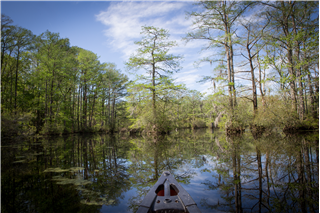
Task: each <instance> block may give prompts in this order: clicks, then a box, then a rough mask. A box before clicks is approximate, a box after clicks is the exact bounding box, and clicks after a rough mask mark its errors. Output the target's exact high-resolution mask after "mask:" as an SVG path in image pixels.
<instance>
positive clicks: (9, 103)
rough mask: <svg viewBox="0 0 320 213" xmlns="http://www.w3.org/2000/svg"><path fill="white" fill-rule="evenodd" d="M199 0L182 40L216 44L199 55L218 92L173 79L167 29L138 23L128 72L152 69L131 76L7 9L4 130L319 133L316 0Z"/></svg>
mask: <svg viewBox="0 0 320 213" xmlns="http://www.w3.org/2000/svg"><path fill="white" fill-rule="evenodd" d="M196 4H197V5H198V6H199V8H200V10H199V11H198V12H190V13H187V17H188V18H190V19H192V20H193V30H192V31H190V32H188V33H187V34H186V36H185V38H183V40H184V41H185V42H197V41H199V40H204V41H207V42H208V43H207V46H204V47H203V49H205V50H210V49H212V50H214V51H216V50H220V52H219V53H217V54H216V53H214V54H212V55H211V56H209V57H206V58H199V59H197V61H196V64H198V65H200V64H201V63H210V64H211V65H212V70H213V72H212V76H203V79H202V80H201V82H211V83H212V91H213V93H212V94H203V93H200V92H199V91H196V90H190V89H187V85H183V84H177V83H175V79H173V77H172V75H173V74H174V73H178V72H179V71H181V70H182V69H183V68H182V67H180V61H181V59H182V56H180V55H173V54H170V53H169V50H170V49H171V48H173V47H176V46H177V42H176V41H172V40H170V35H169V31H168V30H165V29H160V28H157V27H154V26H142V28H141V35H142V38H141V40H140V41H137V42H135V44H136V45H137V51H136V54H135V55H132V56H131V57H130V58H129V60H128V61H127V62H126V69H127V70H126V71H127V72H128V73H135V72H136V71H137V70H146V73H145V74H143V75H140V76H139V75H137V76H136V78H135V79H134V80H129V78H128V76H127V75H126V74H124V73H122V71H121V70H119V69H117V67H116V65H115V64H114V63H109V62H108V63H107V62H104V63H102V62H100V61H99V57H98V56H97V55H96V54H95V53H93V52H91V51H89V50H85V49H83V48H81V47H76V46H71V45H70V42H69V39H68V38H61V37H60V35H59V33H53V32H49V31H46V32H44V33H42V34H41V35H34V34H33V33H32V32H31V31H30V30H28V29H25V28H22V27H19V26H15V25H13V20H11V19H10V17H8V16H6V15H4V14H2V17H1V35H2V37H1V53H2V54H1V91H2V93H1V137H2V138H5V137H11V136H27V135H62V134H70V133H89V132H107V133H110V134H113V133H120V132H129V134H136V133H139V134H140V133H141V134H166V133H169V132H170V131H175V130H177V129H182V128H190V129H197V128H220V129H224V130H225V132H226V134H227V135H237V134H241V133H242V132H244V131H245V129H250V131H251V132H252V133H253V135H255V136H256V137H258V136H259V135H261V134H262V133H263V132H267V131H272V130H273V129H274V128H278V129H281V130H282V131H283V132H284V133H287V134H291V133H295V132H299V131H319V29H318V28H319V20H318V17H316V15H315V14H316V13H317V12H318V9H319V3H318V2H296V1H292V2H237V1H214V2H208V1H198V2H197V3H196ZM261 8H263V12H261V11H260V12H259V14H258V13H256V14H255V13H252V11H255V10H254V9H257V11H259V10H260V9H261ZM249 9H250V11H251V14H250V15H249V14H248V13H247V11H249ZM217 13H218V14H221V16H219V15H214V14H217ZM258 16H259V18H258V19H257V17H258ZM277 17H281V18H280V19H279V18H277ZM257 20H258V21H257ZM237 29H238V31H237V32H239V34H237V37H234V36H233V35H234V34H235V31H236V30H237ZM240 29H241V30H240ZM213 32H219V33H218V34H215V33H213ZM240 32H241V33H240ZM217 35H219V36H217ZM213 48H215V49H213ZM240 56H241V57H242V58H241V60H239V57H240ZM237 79H238V80H237ZM239 79H242V80H241V81H239Z"/></svg>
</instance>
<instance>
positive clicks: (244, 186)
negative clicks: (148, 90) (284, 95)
mask: <svg viewBox="0 0 320 213" xmlns="http://www.w3.org/2000/svg"><path fill="white" fill-rule="evenodd" d="M318 143H319V136H318V132H316V133H314V134H312V133H308V134H303V135H292V136H285V135H284V134H282V133H278V132H273V133H269V134H266V133H265V134H264V135H262V136H261V137H253V136H252V134H251V132H250V131H247V132H245V134H243V135H242V136H234V137H232V138H231V137H227V136H226V135H225V134H224V133H223V132H219V131H215V132H212V131H211V130H209V129H201V130H198V131H191V130H186V131H180V132H173V133H171V134H170V135H167V136H163V137H154V136H148V137H146V136H144V137H141V136H136V137H130V136H128V135H116V136H113V137H111V136H110V135H104V134H95V135H68V136H64V137H53V138H32V139H21V138H20V139H14V140H9V141H8V140H5V139H3V140H2V147H1V212H3V213H4V212H46V213H47V212H55V213H56V212H59V213H62V212H135V211H136V210H137V207H138V205H139V203H140V202H141V200H142V199H143V198H144V196H145V195H146V193H147V192H148V191H149V189H150V188H151V187H152V186H153V185H154V184H155V183H156V181H157V179H158V178H159V177H160V175H161V173H162V172H163V171H164V170H169V171H170V172H171V173H172V174H173V175H174V177H175V178H176V179H177V180H178V182H180V184H181V185H182V186H183V187H184V188H185V189H186V190H187V192H188V193H189V194H190V195H191V197H192V198H193V199H194V200H195V202H196V203H197V205H198V207H199V209H200V210H201V211H202V212H269V211H271V212H318V211H319V202H318V201H319V184H318V180H319V160H318V159H319V157H318V147H319V146H318Z"/></svg>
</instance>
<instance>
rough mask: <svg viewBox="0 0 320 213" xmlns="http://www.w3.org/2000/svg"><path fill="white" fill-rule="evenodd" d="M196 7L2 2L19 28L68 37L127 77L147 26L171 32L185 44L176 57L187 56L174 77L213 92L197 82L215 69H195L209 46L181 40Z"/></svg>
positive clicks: (182, 4)
mask: <svg viewBox="0 0 320 213" xmlns="http://www.w3.org/2000/svg"><path fill="white" fill-rule="evenodd" d="M194 9H195V6H194V5H193V3H192V2H190V1H185V2H183V1H176V2H165V1H156V2H147V1H142V2H137V1H132V2H118V1H96V2H83V1H79V2H75V1H68V2H67V1H51V2H48V1H41V2H39V1H32V2H31V1H19V2H18V1H1V13H2V14H5V15H7V16H9V17H10V18H11V19H12V20H13V22H14V23H13V24H15V25H18V26H21V27H24V28H26V29H29V30H31V31H32V32H33V33H34V34H36V35H40V34H41V33H43V32H45V31H46V30H49V31H51V32H55V33H60V36H61V37H62V38H69V39H70V43H71V45H72V46H79V47H81V48H84V49H87V50H90V51H92V52H94V53H96V54H97V55H98V56H100V61H101V62H112V63H115V64H116V65H117V68H118V69H121V70H122V72H123V73H126V71H125V65H124V63H125V62H126V61H127V60H128V58H129V57H130V55H132V54H133V53H134V51H135V49H136V48H137V46H136V45H135V44H134V41H137V40H140V39H141V35H140V31H141V26H143V25H147V26H155V27H159V28H164V29H167V30H169V33H170V35H171V36H170V39H172V40H176V41H177V42H178V44H179V46H178V47H176V48H173V49H172V50H171V53H173V54H180V55H183V56H184V60H183V62H182V63H181V66H182V67H183V69H182V70H181V71H180V72H179V73H177V74H175V75H174V76H173V77H174V78H176V79H177V80H176V82H178V83H184V84H186V86H187V87H188V88H189V89H196V90H198V91H200V92H210V91H212V90H211V89H209V90H208V88H210V87H211V83H209V82H208V83H205V84H199V83H197V81H199V80H200V79H201V76H202V75H210V73H211V70H212V68H211V67H210V66H209V65H204V66H202V67H200V68H195V67H194V65H193V64H194V62H195V61H196V60H198V59H200V58H201V57H204V56H206V54H208V53H206V52H200V49H201V47H202V46H203V44H204V43H203V42H201V41H194V42H190V43H188V44H185V42H184V41H182V40H181V38H182V37H183V36H185V33H186V32H188V31H189V30H190V29H191V20H187V19H186V11H192V10H194ZM126 74H127V75H128V76H129V77H130V78H131V79H133V78H134V76H131V75H130V74H129V73H126Z"/></svg>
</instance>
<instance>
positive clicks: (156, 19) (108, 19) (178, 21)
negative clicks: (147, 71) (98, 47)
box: [96, 2, 211, 92]
mask: <svg viewBox="0 0 320 213" xmlns="http://www.w3.org/2000/svg"><path fill="white" fill-rule="evenodd" d="M190 7H193V6H192V2H120V3H119V2H111V3H110V6H109V7H108V8H107V9H106V10H105V11H101V12H100V13H99V14H97V15H96V18H97V20H98V21H100V22H101V23H103V24H104V25H105V26H106V29H105V31H104V35H105V36H106V39H107V41H108V43H109V44H110V46H111V47H112V49H113V50H114V51H119V52H120V53H121V54H122V60H124V61H127V60H128V59H129V57H130V56H131V55H132V54H133V53H134V52H135V50H136V49H137V47H138V46H137V45H135V44H134V41H138V40H140V39H141V37H142V36H141V34H140V31H141V26H144V25H146V26H155V27H158V28H163V29H167V30H169V34H170V38H169V39H170V40H175V41H176V42H177V43H178V46H177V47H174V48H172V49H171V50H170V54H174V55H183V56H184V61H183V62H181V66H182V67H183V69H182V70H181V72H179V73H177V74H175V75H174V76H173V77H174V78H177V80H176V82H177V83H184V84H186V86H187V87H188V88H190V89H197V90H199V91H201V92H202V91H205V90H206V88H208V85H207V84H199V83H197V81H199V80H200V79H201V75H205V74H204V73H203V70H202V71H201V70H199V69H195V68H194V65H193V64H194V62H195V61H197V60H199V59H200V58H201V57H203V56H205V55H206V54H205V53H204V52H202V53H201V51H200V50H201V48H202V47H204V46H206V44H207V42H208V41H206V40H197V41H190V42H188V43H185V41H183V40H182V37H184V36H185V35H186V33H187V32H188V31H190V30H191V25H192V20H187V19H186V18H185V17H186V14H185V11H186V10H190V9H191V10H193V8H190ZM210 70H211V69H210ZM140 74H142V73H140Z"/></svg>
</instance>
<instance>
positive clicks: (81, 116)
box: [1, 15, 128, 134]
mask: <svg viewBox="0 0 320 213" xmlns="http://www.w3.org/2000/svg"><path fill="white" fill-rule="evenodd" d="M1 18H2V20H1V22H2V25H1V34H2V38H1V52H2V54H1V76H2V81H1V91H2V93H1V94H2V95H1V114H2V130H3V131H2V133H3V134H14V133H17V131H19V130H21V129H22V131H24V132H29V133H37V134H60V133H63V132H91V131H99V130H107V129H109V130H113V129H114V128H115V123H116V121H119V119H118V120H116V117H117V116H119V117H120V116H121V114H120V113H118V115H117V108H119V107H121V98H122V97H123V96H124V95H125V93H126V89H125V86H126V84H127V82H128V77H127V76H126V75H124V74H122V73H121V72H120V70H118V69H117V68H116V65H115V64H113V63H101V62H100V61H99V57H98V56H97V55H96V54H95V53H93V52H91V51H89V50H85V49H83V48H80V47H76V46H71V45H70V42H69V39H68V38H61V37H60V36H59V34H58V33H53V32H49V31H46V32H44V33H42V34H41V35H39V36H36V35H34V34H33V33H32V32H31V31H30V30H27V29H24V28H22V27H18V26H14V25H12V20H11V19H10V18H9V17H8V16H6V15H2V17H1Z"/></svg>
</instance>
